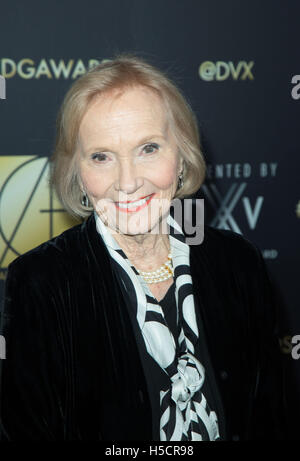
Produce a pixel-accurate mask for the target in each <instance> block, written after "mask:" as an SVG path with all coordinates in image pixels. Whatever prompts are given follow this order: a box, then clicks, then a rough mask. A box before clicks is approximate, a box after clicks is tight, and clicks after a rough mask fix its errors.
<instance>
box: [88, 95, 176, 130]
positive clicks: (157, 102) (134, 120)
mask: <svg viewBox="0 0 300 461" xmlns="http://www.w3.org/2000/svg"><path fill="white" fill-rule="evenodd" d="M166 125H167V112H166V110H165V106H164V104H163V102H162V100H161V98H160V97H159V96H158V95H157V94H155V93H154V92H153V91H150V90H149V89H147V88H132V89H127V90H126V91H123V92H122V93H119V94H117V95H116V94H108V95H101V96H99V97H97V99H95V100H94V101H93V103H92V104H91V105H90V107H89V108H88V110H87V112H86V113H85V115H84V117H83V120H82V122H81V126H80V132H81V134H82V135H84V134H85V133H86V134H88V135H90V134H91V132H94V131H98V132H99V131H103V132H104V133H105V132H110V131H112V132H114V131H118V130H143V129H145V130H147V128H148V126H149V129H154V128H156V129H157V130H159V131H160V132H161V131H165V129H166Z"/></svg>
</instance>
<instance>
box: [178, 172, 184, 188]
mask: <svg viewBox="0 0 300 461" xmlns="http://www.w3.org/2000/svg"><path fill="white" fill-rule="evenodd" d="M183 184H184V181H183V172H181V173H180V174H179V176H178V189H181V188H182V187H183Z"/></svg>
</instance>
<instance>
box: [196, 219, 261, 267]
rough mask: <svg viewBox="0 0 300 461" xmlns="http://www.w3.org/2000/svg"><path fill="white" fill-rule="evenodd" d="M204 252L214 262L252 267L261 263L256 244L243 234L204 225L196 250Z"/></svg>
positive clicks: (259, 252)
mask: <svg viewBox="0 0 300 461" xmlns="http://www.w3.org/2000/svg"><path fill="white" fill-rule="evenodd" d="M197 251H199V252H205V253H207V255H208V256H209V259H210V260H214V262H215V264H219V263H222V262H224V263H226V264H227V265H228V266H229V265H231V266H233V267H234V266H236V267H243V268H247V267H248V268H249V269H253V267H254V266H256V267H257V265H258V264H259V265H260V264H261V263H262V254H261V251H260V249H259V248H258V246H257V245H256V244H255V243H253V242H252V241H250V240H249V239H248V238H246V237H245V236H243V235H241V234H238V233H236V232H233V231H230V230H225V229H216V228H214V227H211V226H207V225H206V226H205V227H204V239H203V242H202V244H201V245H199V247H198V249H196V252H197Z"/></svg>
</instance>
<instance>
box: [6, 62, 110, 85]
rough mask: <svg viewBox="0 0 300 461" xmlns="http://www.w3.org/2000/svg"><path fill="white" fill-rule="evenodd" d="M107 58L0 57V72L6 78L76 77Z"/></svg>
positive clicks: (56, 78)
mask: <svg viewBox="0 0 300 461" xmlns="http://www.w3.org/2000/svg"><path fill="white" fill-rule="evenodd" d="M104 61H107V59H102V61H99V60H98V59H89V60H87V61H86V62H84V61H83V60H82V59H76V60H75V59H68V60H65V59H59V60H56V59H52V58H50V59H46V58H42V59H40V60H39V61H34V60H33V59H31V58H23V59H20V60H19V61H15V60H14V59H11V58H0V74H1V75H2V76H3V77H4V78H6V79H9V78H13V77H15V76H18V77H20V78H23V79H25V80H28V79H32V78H35V79H40V78H47V79H55V80H58V79H69V78H71V79H76V78H77V77H80V75H83V74H85V73H86V72H87V70H89V69H91V68H92V67H95V66H96V65H97V64H100V62H104Z"/></svg>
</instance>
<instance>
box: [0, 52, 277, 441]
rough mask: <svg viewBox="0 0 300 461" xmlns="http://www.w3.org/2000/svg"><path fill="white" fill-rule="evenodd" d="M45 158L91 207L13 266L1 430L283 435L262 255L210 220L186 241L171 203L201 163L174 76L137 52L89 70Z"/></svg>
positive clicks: (109, 436)
mask: <svg viewBox="0 0 300 461" xmlns="http://www.w3.org/2000/svg"><path fill="white" fill-rule="evenodd" d="M52 166H53V168H52V182H53V184H54V185H55V187H56V191H57V194H58V196H59V198H60V200H61V201H62V203H63V205H64V207H65V208H66V210H68V211H69V212H70V213H73V214H75V215H76V216H80V217H84V218H86V219H85V220H84V221H83V223H82V224H81V225H78V226H75V227H73V228H72V229H69V230H67V231H66V232H64V233H63V234H61V235H59V236H58V237H56V238H53V239H51V240H49V241H48V242H46V243H44V244H42V245H40V246H39V247H37V248H35V249H33V250H31V251H29V252H28V253H26V254H24V255H22V256H21V257H19V258H17V259H16V260H15V261H14V262H13V263H12V264H11V265H10V267H9V271H8V276H7V283H6V295H5V307H4V313H3V319H2V334H3V335H4V336H5V338H6V344H7V358H6V360H5V361H2V375H1V428H2V437H3V439H4V440H53V441H55V440H82V441H84V440H114V441H118V440H174V441H190V440H199V441H201V440H203V441H205V440H211V441H215V440H232V439H233V440H238V439H240V440H246V439H254V438H267V437H272V438H279V437H281V436H282V434H281V429H280V422H281V411H282V397H283V390H282V379H281V367H280V359H279V355H278V354H279V350H278V340H277V338H276V330H275V327H276V323H275V315H274V312H273V307H274V306H273V301H272V298H271V296H272V295H271V290H270V286H269V280H268V277H267V274H266V271H265V266H264V263H263V260H262V257H261V255H260V253H259V251H258V250H257V249H256V248H255V247H254V246H253V245H252V244H251V243H250V242H248V241H247V240H245V239H244V238H243V237H241V236H240V235H237V234H234V233H232V232H229V231H222V230H216V229H213V228H210V227H206V228H205V236H204V241H203V243H201V244H197V245H193V244H188V243H187V241H186V234H185V231H184V228H185V225H184V224H185V223H184V222H183V220H181V223H180V222H178V220H177V221H176V220H175V218H174V216H172V213H171V205H172V203H173V202H172V201H173V199H175V198H178V199H183V198H184V197H189V196H191V195H192V194H193V193H195V192H196V191H197V190H198V189H199V187H200V186H201V183H202V181H203V178H204V174H205V164H204V160H203V157H202V154H201V150H200V147H199V137H198V130H197V124H196V121H195V117H194V116H193V113H192V111H191V109H190V107H189V105H188V104H187V102H186V101H185V99H184V98H183V96H182V95H181V93H180V92H179V90H178V89H177V88H176V86H175V85H174V84H173V83H172V82H171V81H170V80H169V79H168V78H167V77H166V76H165V75H164V74H163V73H162V72H160V71H159V70H157V69H155V68H154V67H152V66H150V65H149V64H147V63H145V62H144V61H142V60H141V59H138V58H135V57H132V56H121V57H118V58H116V59H114V60H111V61H106V62H105V63H102V64H100V65H99V66H97V67H96V68H94V69H93V70H91V71H89V72H88V73H87V74H85V75H84V76H83V77H81V78H80V79H79V80H77V81H76V82H75V83H74V84H73V86H72V87H71V89H70V90H69V92H68V94H67V95H66V97H65V100H64V102H63V105H62V108H61V111H60V115H59V118H58V124H57V142H56V147H55V152H54V156H53V162H52ZM179 221H180V220H179ZM166 229H167V232H166Z"/></svg>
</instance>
